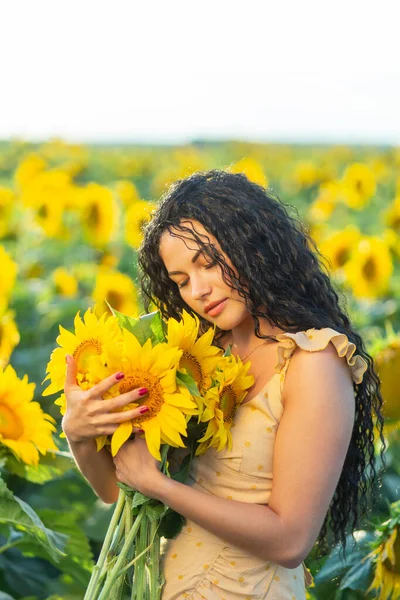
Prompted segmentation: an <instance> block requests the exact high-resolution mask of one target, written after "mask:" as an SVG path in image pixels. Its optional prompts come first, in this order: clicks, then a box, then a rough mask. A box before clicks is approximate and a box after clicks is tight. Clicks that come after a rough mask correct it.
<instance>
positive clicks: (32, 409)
mask: <svg viewBox="0 0 400 600" xmlns="http://www.w3.org/2000/svg"><path fill="white" fill-rule="evenodd" d="M34 389H35V384H34V383H28V376H27V375H25V376H24V377H23V379H19V378H18V377H17V374H16V372H15V371H14V369H13V368H12V367H11V365H8V367H6V369H5V370H4V371H3V369H0V444H3V445H4V446H7V447H8V448H10V449H11V450H12V451H13V452H14V453H15V454H16V456H17V457H18V458H20V459H21V460H22V461H23V462H24V463H26V464H27V465H37V464H38V462H39V452H40V454H46V452H50V451H55V450H57V446H56V445H55V444H54V441H53V438H52V432H54V431H56V428H55V426H54V423H55V421H54V419H53V417H51V416H50V415H47V414H46V413H44V412H43V411H42V409H41V407H40V404H39V403H38V402H33V401H32V399H33V393H34Z"/></svg>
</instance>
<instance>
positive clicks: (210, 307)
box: [205, 298, 226, 313]
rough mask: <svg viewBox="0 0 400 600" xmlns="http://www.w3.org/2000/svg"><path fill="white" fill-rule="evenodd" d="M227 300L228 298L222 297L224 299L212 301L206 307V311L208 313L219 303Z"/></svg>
mask: <svg viewBox="0 0 400 600" xmlns="http://www.w3.org/2000/svg"><path fill="white" fill-rule="evenodd" d="M225 300H226V298H222V300H217V301H216V302H211V304H209V305H208V306H207V307H206V308H205V311H206V313H208V312H209V311H210V310H211V309H212V308H215V307H216V306H218V304H221V302H225Z"/></svg>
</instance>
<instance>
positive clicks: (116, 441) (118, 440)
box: [111, 421, 132, 456]
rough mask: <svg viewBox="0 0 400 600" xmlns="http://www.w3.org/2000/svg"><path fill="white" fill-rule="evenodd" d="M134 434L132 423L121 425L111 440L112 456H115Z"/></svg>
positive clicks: (127, 422) (126, 422)
mask: <svg viewBox="0 0 400 600" xmlns="http://www.w3.org/2000/svg"><path fill="white" fill-rule="evenodd" d="M131 433H132V423H131V421H125V422H124V423H121V424H120V425H119V427H118V429H117V430H116V431H115V432H114V433H113V436H112V438H111V454H112V455H113V456H115V455H116V454H117V452H118V450H119V449H120V448H121V446H122V444H124V443H125V442H126V440H127V439H128V438H129V436H130V435H131Z"/></svg>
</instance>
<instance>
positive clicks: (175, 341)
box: [167, 309, 222, 395]
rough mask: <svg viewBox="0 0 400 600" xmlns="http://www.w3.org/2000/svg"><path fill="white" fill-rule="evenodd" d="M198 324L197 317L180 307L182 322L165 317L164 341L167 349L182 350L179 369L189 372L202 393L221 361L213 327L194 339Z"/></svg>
mask: <svg viewBox="0 0 400 600" xmlns="http://www.w3.org/2000/svg"><path fill="white" fill-rule="evenodd" d="M199 325H200V323H199V319H198V318H197V316H196V315H194V316H193V317H192V316H191V315H190V314H189V313H188V312H187V311H186V310H185V309H183V311H182V319H181V321H179V322H178V321H176V319H172V318H171V319H168V332H167V340H168V342H167V344H168V346H169V347H170V348H173V347H175V346H177V347H178V348H180V349H181V350H183V354H182V357H181V359H180V361H179V369H178V370H179V371H181V372H183V373H187V374H188V375H190V376H191V377H192V379H194V381H195V382H196V384H197V388H198V390H199V392H200V394H202V395H203V394H205V393H206V392H207V390H208V389H209V388H210V387H211V385H212V375H213V373H214V371H215V369H216V367H217V365H218V364H219V362H220V360H221V357H222V350H221V349H220V348H217V346H213V345H212V341H213V337H214V329H213V328H212V327H210V328H209V329H208V330H207V331H206V333H204V334H203V335H202V336H200V337H199V338H198V339H197V337H198V334H199Z"/></svg>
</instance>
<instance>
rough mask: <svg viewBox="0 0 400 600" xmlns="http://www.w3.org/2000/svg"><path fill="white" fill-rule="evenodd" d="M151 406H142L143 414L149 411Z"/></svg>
mask: <svg viewBox="0 0 400 600" xmlns="http://www.w3.org/2000/svg"><path fill="white" fill-rule="evenodd" d="M149 410H150V409H149V407H148V406H142V408H141V409H140V410H139V412H140V414H141V415H144V413H147V412H149Z"/></svg>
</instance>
